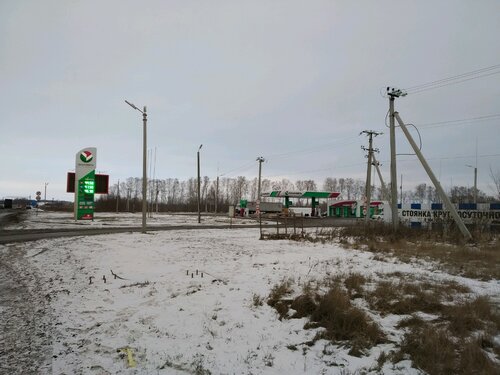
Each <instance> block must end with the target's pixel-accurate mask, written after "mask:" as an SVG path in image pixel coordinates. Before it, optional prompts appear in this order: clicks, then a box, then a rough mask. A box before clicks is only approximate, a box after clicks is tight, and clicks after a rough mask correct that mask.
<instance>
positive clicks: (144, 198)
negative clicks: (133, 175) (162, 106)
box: [125, 100, 148, 233]
mask: <svg viewBox="0 0 500 375" xmlns="http://www.w3.org/2000/svg"><path fill="white" fill-rule="evenodd" d="M125 103H127V104H128V105H129V106H131V107H132V108H134V109H136V110H138V111H139V112H141V113H142V123H143V133H142V134H143V136H142V137H143V145H142V233H146V211H147V196H148V195H147V193H148V188H147V178H148V176H147V173H146V150H147V131H146V125H147V122H148V115H147V113H146V106H144V109H143V110H142V111H141V110H140V109H139V108H137V107H136V106H135V105H134V104H132V103H130V102H128V101H126V100H125Z"/></svg>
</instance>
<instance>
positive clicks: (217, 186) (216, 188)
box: [215, 172, 219, 213]
mask: <svg viewBox="0 0 500 375" xmlns="http://www.w3.org/2000/svg"><path fill="white" fill-rule="evenodd" d="M218 200H219V172H217V181H216V183H215V213H217V202H218Z"/></svg>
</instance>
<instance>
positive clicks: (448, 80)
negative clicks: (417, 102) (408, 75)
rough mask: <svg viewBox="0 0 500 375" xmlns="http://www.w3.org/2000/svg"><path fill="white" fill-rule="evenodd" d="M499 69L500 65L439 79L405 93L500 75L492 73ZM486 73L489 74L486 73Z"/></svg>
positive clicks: (410, 88)
mask: <svg viewBox="0 0 500 375" xmlns="http://www.w3.org/2000/svg"><path fill="white" fill-rule="evenodd" d="M497 69H500V64H496V65H492V66H487V67H484V68H481V69H476V70H473V71H470V72H466V73H462V74H457V75H455V76H450V77H446V78H443V79H438V80H436V81H432V82H427V83H423V84H420V85H416V86H411V87H407V88H406V89H405V91H406V92H408V93H409V92H410V91H418V90H424V89H427V88H429V87H433V86H436V85H438V87H441V85H447V84H449V83H450V84H454V83H460V82H463V81H466V80H470V79H475V78H480V77H483V76H487V75H493V74H498V73H500V71H498V72H491V71H492V70H497ZM486 72H489V73H486ZM462 79H463V80H462ZM457 80H458V82H453V81H457ZM451 82H453V83H451Z"/></svg>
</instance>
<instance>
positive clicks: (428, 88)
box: [409, 70, 500, 94]
mask: <svg viewBox="0 0 500 375" xmlns="http://www.w3.org/2000/svg"><path fill="white" fill-rule="evenodd" d="M494 74H500V70H499V71H498V72H493V73H489V74H483V75H480V76H476V77H471V78H467V79H462V80H460V81H454V82H449V83H446V84H443V85H437V86H431V87H427V88H423V89H420V90H416V91H410V92H409V94H418V93H420V92H424V91H429V90H434V89H437V88H440V87H445V86H451V85H455V84H457V83H462V82H466V81H470V80H472V79H476V78H481V77H488V76H492V75H494Z"/></svg>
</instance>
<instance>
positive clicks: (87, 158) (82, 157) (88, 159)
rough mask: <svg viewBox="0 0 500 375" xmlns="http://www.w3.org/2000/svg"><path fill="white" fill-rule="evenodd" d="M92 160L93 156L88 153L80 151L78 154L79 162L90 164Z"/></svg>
mask: <svg viewBox="0 0 500 375" xmlns="http://www.w3.org/2000/svg"><path fill="white" fill-rule="evenodd" d="M93 158H94V155H92V153H91V152H90V151H82V153H81V154H80V160H81V161H83V162H84V163H90V162H91V161H92V159H93Z"/></svg>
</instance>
